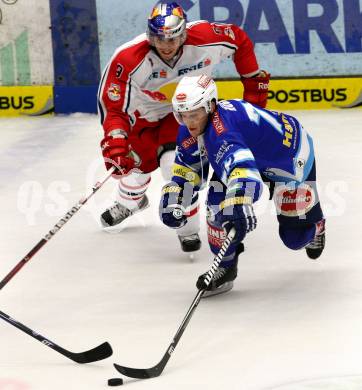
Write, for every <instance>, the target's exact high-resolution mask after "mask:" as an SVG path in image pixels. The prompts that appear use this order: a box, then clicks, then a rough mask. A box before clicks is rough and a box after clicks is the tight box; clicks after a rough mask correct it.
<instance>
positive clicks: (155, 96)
mask: <svg viewBox="0 0 362 390" xmlns="http://www.w3.org/2000/svg"><path fill="white" fill-rule="evenodd" d="M142 92H143V93H145V94H146V95H148V96H149V97H150V98H152V99H153V100H156V101H158V102H164V101H165V100H167V96H166V95H164V94H163V93H161V92H159V91H149V90H147V89H143V90H142Z"/></svg>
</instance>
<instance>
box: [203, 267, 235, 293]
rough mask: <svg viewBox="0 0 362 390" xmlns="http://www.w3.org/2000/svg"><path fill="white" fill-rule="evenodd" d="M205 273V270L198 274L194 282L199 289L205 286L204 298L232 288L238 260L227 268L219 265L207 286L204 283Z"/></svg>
mask: <svg viewBox="0 0 362 390" xmlns="http://www.w3.org/2000/svg"><path fill="white" fill-rule="evenodd" d="M206 275H207V272H205V273H204V274H202V275H200V276H199V278H198V280H197V282H196V287H197V288H198V289H199V290H200V289H205V288H206V292H205V293H204V295H203V297H204V298H206V297H211V296H213V295H217V294H222V293H225V292H227V291H230V290H231V289H232V288H233V286H234V280H235V279H236V277H237V275H238V261H236V262H235V263H234V265H232V266H231V267H228V268H224V267H219V268H218V269H217V271H216V273H215V275H214V277H213V279H212V280H211V283H210V284H209V286H208V287H206V285H205V277H206Z"/></svg>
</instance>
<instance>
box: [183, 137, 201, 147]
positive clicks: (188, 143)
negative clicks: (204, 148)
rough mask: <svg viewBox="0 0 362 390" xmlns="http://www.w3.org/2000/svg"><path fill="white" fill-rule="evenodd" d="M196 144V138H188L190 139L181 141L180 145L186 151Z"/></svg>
mask: <svg viewBox="0 0 362 390" xmlns="http://www.w3.org/2000/svg"><path fill="white" fill-rule="evenodd" d="M196 142H197V141H196V138H194V137H192V136H190V137H188V138H186V139H185V140H183V141H182V143H181V145H182V147H183V148H184V149H188V148H189V147H190V146H192V145H195V144H196Z"/></svg>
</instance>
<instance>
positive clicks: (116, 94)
mask: <svg viewBox="0 0 362 390" xmlns="http://www.w3.org/2000/svg"><path fill="white" fill-rule="evenodd" d="M108 97H109V98H110V99H111V100H112V101H113V102H116V101H117V100H119V99H120V98H121V87H120V86H119V85H118V84H113V83H112V84H111V85H110V87H109V88H108Z"/></svg>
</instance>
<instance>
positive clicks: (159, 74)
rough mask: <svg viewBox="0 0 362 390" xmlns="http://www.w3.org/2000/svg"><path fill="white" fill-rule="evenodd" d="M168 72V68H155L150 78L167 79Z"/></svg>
mask: <svg viewBox="0 0 362 390" xmlns="http://www.w3.org/2000/svg"><path fill="white" fill-rule="evenodd" d="M167 76H168V73H167V70H166V69H161V70H155V71H154V72H152V73H151V74H150V76H149V77H148V79H149V80H152V79H167Z"/></svg>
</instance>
